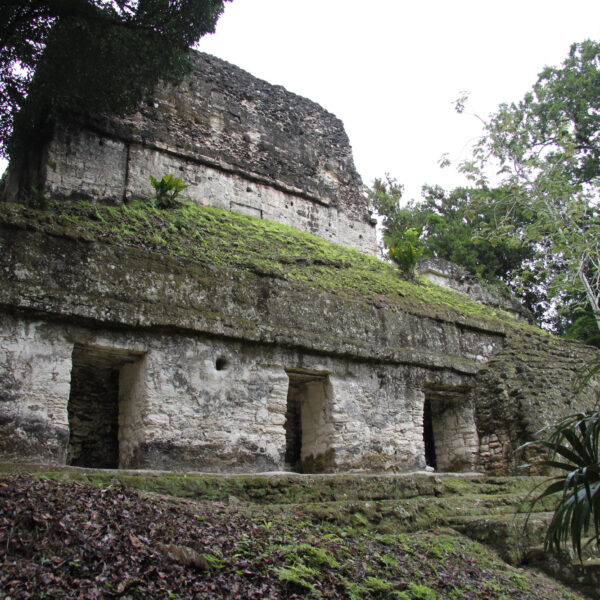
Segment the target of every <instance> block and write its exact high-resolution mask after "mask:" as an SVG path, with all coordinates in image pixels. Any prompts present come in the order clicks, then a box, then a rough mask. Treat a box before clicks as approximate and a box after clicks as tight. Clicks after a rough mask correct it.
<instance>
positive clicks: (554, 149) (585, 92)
mask: <svg viewBox="0 0 600 600" xmlns="http://www.w3.org/2000/svg"><path fill="white" fill-rule="evenodd" d="M461 168H462V170H463V171H464V172H465V173H467V174H468V175H469V176H470V177H471V178H472V179H473V181H474V182H475V184H476V185H477V187H478V188H480V189H481V190H484V191H485V190H488V189H489V188H490V180H489V173H490V172H491V171H495V172H494V173H493V177H494V183H495V186H498V182H499V185H500V187H502V189H504V190H505V192H506V197H505V200H506V211H505V216H504V218H503V220H502V223H501V226H500V227H498V228H497V229H496V230H495V231H492V232H490V235H491V238H490V239H491V240H492V241H493V240H500V239H501V240H512V241H514V242H515V243H520V242H521V241H522V240H526V241H527V242H531V243H533V244H534V245H535V249H536V253H535V256H534V259H533V261H532V271H535V272H536V273H537V274H539V275H541V276H543V278H544V280H545V281H546V282H547V286H548V290H549V293H550V295H552V294H555V295H556V294H563V295H564V294H566V295H567V296H568V297H570V298H580V297H581V298H585V299H586V304H587V308H588V310H589V312H590V314H591V315H592V316H593V319H594V321H595V322H596V326H597V327H600V307H599V302H600V208H599V186H600V44H598V43H597V42H592V41H585V42H583V43H580V44H574V45H573V46H572V47H571V50H570V52H569V56H568V57H567V59H566V60H565V61H564V63H563V64H562V66H561V67H547V68H545V69H544V70H543V71H542V72H541V73H540V75H539V76H538V80H537V82H536V83H535V85H534V86H533V89H532V91H531V92H529V93H528V94H526V95H525V97H524V98H523V100H521V101H520V102H518V103H513V104H505V105H501V106H500V108H499V110H498V112H497V113H495V114H494V115H492V116H491V118H490V119H489V120H488V121H487V122H486V123H485V133H484V135H483V137H482V138H481V139H480V141H479V143H478V144H477V146H476V147H475V150H474V154H473V158H472V160H469V161H466V162H464V163H463V164H462V167H461ZM520 215H525V216H526V217H527V218H526V220H525V222H522V221H521V219H520Z"/></svg>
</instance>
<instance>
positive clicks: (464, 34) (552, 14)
mask: <svg viewBox="0 0 600 600" xmlns="http://www.w3.org/2000/svg"><path fill="white" fill-rule="evenodd" d="M584 39H600V2H599V1H598V0H570V1H568V2H567V1H565V0H560V1H558V0H502V1H501V2H496V1H494V2H492V1H486V0H411V1H404V0H370V1H368V2H367V1H365V0H233V2H231V3H227V4H226V8H225V13H224V15H223V16H222V17H221V20H220V21H219V24H218V25H217V32H216V34H214V35H211V36H207V37H205V38H203V39H202V40H201V41H200V44H199V48H200V49H201V50H203V51H205V52H209V53H211V54H214V55H216V56H219V57H221V58H224V59H225V60H228V61H229V62H232V63H234V64H236V65H238V66H240V67H242V68H244V69H246V70H247V71H250V73H252V74H253V75H256V76H257V77H261V78H263V79H266V80H267V81H269V82H271V83H276V84H279V85H283V86H284V87H285V88H287V89H288V90H291V91H293V92H295V93H297V94H300V95H302V96H306V97H308V98H310V99H311V100H314V101H316V102H318V103H319V104H321V105H322V106H323V107H324V108H326V109H327V110H329V111H330V112H332V113H334V114H335V115H337V116H338V117H339V118H340V119H342V121H343V122H344V125H345V127H346V131H347V133H348V136H349V137H350V142H351V144H352V147H353V150H354V159H355V163H356V167H357V169H358V171H359V173H360V174H361V175H362V177H363V180H364V181H365V183H370V182H371V181H372V179H373V178H374V177H378V176H383V175H384V173H386V172H389V173H390V174H392V175H393V176H395V177H396V178H397V179H398V180H399V181H401V182H403V183H404V184H405V185H406V196H407V197H418V196H419V195H420V189H421V186H422V185H423V184H424V183H429V184H435V183H439V184H441V185H444V186H447V187H450V186H453V185H457V184H458V183H459V182H460V181H461V180H460V179H459V175H458V174H457V173H456V171H455V169H454V168H452V167H451V168H449V169H444V170H441V169H440V168H439V167H438V164H437V163H438V160H439V158H440V156H441V155H442V154H443V153H445V152H448V153H449V154H450V158H451V159H453V160H454V161H457V160H459V159H461V158H465V157H466V156H467V152H468V147H469V144H470V143H472V141H473V139H474V138H476V136H477V135H478V133H479V123H478V121H477V119H475V118H474V117H472V116H469V115H466V114H463V115H457V114H456V113H455V112H454V109H453V100H455V99H456V98H457V97H458V96H459V93H460V92H461V91H463V90H464V91H468V92H470V98H471V100H470V110H471V111H472V112H476V113H477V114H479V115H481V116H483V117H486V116H487V115H488V114H489V113H491V112H493V111H494V110H495V108H496V107H497V106H498V104H499V103H501V102H510V101H516V100H518V99H520V98H521V97H522V96H523V95H524V93H525V92H526V91H527V90H528V89H529V88H530V87H531V86H532V85H533V83H534V82H535V79H536V76H537V74H538V73H539V72H540V71H541V70H542V69H543V67H544V66H545V65H559V64H560V63H561V62H562V61H563V60H564V59H565V58H566V56H567V53H568V50H569V47H570V45H571V43H573V42H578V41H583V40H584Z"/></svg>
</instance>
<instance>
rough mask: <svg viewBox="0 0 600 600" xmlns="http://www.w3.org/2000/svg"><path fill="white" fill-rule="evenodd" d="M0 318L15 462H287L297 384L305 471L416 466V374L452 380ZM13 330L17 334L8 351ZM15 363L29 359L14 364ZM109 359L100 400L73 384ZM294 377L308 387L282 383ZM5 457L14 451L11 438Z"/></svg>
mask: <svg viewBox="0 0 600 600" xmlns="http://www.w3.org/2000/svg"><path fill="white" fill-rule="evenodd" d="M2 324H3V331H4V332H5V334H4V337H3V348H4V349H5V350H6V354H5V356H6V359H5V361H4V362H3V364H2V365H0V377H1V378H2V380H3V381H5V382H7V381H8V379H9V378H10V376H11V372H13V371H14V372H16V373H18V374H19V375H20V376H21V382H22V383H21V385H13V386H12V390H13V394H12V396H11V397H10V398H8V397H5V398H4V399H3V400H2V402H1V403H0V434H1V438H0V439H3V440H9V439H10V440H11V444H12V447H13V454H12V456H13V457H14V458H17V457H18V458H20V459H23V458H26V459H28V460H35V461H50V462H54V463H58V464H65V463H68V464H77V465H80V466H102V467H109V468H110V467H113V468H116V467H117V466H120V467H129V468H164V469H174V470H178V469H186V470H197V471H207V472H212V471H224V472H252V471H267V470H284V469H285V468H286V465H285V453H286V444H287V443H288V441H287V439H286V427H285V419H286V410H287V406H288V403H289V402H290V401H291V400H292V392H293V393H295V394H296V396H297V397H296V398H295V399H296V400H297V401H298V402H299V404H300V407H301V413H302V419H301V423H302V425H301V430H300V431H299V435H300V438H301V447H302V452H301V456H302V461H301V463H302V468H303V470H305V471H306V472H330V471H340V470H357V469H358V470H400V471H404V470H409V469H414V468H422V467H424V466H425V458H424V441H423V398H424V392H423V388H422V385H423V381H424V380H426V379H427V378H429V379H431V377H434V378H436V379H437V380H440V378H441V379H443V380H445V381H446V380H447V381H450V380H452V379H453V378H456V377H457V375H456V374H452V373H450V372H445V373H444V372H440V373H437V374H429V375H427V372H426V371H424V370H423V369H415V368H409V367H406V366H401V365H387V364H374V365H368V364H361V363H356V362H352V361H350V362H349V361H347V360H340V359H336V358H333V357H323V356H318V355H310V354H306V353H301V354H300V353H298V352H296V351H293V350H285V349H282V348H276V347H273V346H256V345H254V346H249V345H247V344H244V343H241V342H231V341H225V340H218V339H214V338H212V339H211V338H207V337H202V336H201V337H198V336H184V335H167V334H162V335H156V334H151V333H149V332H146V333H143V334H140V333H138V334H137V335H134V334H132V333H131V332H130V333H125V332H111V331H110V330H100V331H99V330H97V329H93V330H91V329H87V328H84V327H81V326H75V325H69V326H65V325H64V324H61V323H51V322H46V323H43V322H40V321H32V320H31V319H28V318H24V317H18V316H12V317H11V316H9V315H4V317H3V323H2ZM8 332H12V335H13V337H17V338H18V339H19V343H18V345H15V346H14V347H13V348H12V352H11V347H10V344H9V343H8V342H7V340H8V339H9V338H10V335H8ZM82 357H85V358H82ZM92 359H95V360H92ZM16 360H18V361H20V362H19V364H20V365H21V364H23V363H22V362H21V361H23V360H24V361H25V364H26V365H31V367H32V368H31V369H29V367H27V368H25V369H23V368H21V367H20V366H19V367H17V368H15V367H14V366H11V361H12V362H13V363H14V361H16ZM35 363H37V364H38V365H39V367H37V370H36V368H34V364H35ZM109 367H110V368H114V370H116V371H117V372H118V386H119V390H118V397H115V398H114V400H111V398H112V396H110V394H109V396H110V397H109V396H107V397H106V398H102V397H101V396H102V395H103V394H105V393H106V390H105V389H104V387H102V385H98V382H96V384H95V386H96V389H95V390H94V391H93V393H92V392H91V391H90V390H89V389H87V390H84V391H83V393H82V390H81V389H80V387H79V386H74V385H73V384H72V382H71V381H70V379H71V375H72V374H73V373H74V372H75V371H76V370H79V371H82V372H83V374H84V375H85V374H86V373H87V375H88V376H90V379H91V380H92V381H94V376H96V375H97V376H98V378H101V377H103V375H102V373H104V372H105V371H107V370H109ZM86 370H87V371H86ZM78 377H79V375H78ZM300 377H302V378H304V379H305V382H304V383H300V385H295V384H294V385H290V382H292V383H293V382H294V381H296V382H298V378H300ZM73 380H75V377H73ZM98 381H100V379H98ZM111 401H114V408H115V410H116V411H117V413H118V421H117V422H115V423H114V426H115V427H117V428H118V435H115V437H114V443H115V444H116V445H115V451H116V452H117V455H118V460H116V461H115V463H114V464H111V463H110V460H109V459H107V458H106V456H107V447H106V446H108V445H109V444H110V443H113V442H112V441H111V440H110V439H109V438H102V436H103V433H102V432H101V431H96V430H99V429H101V428H103V427H104V426H105V425H106V423H105V421H104V420H102V419H104V417H98V419H101V420H102V422H100V421H94V419H95V418H96V417H95V416H94V415H96V414H97V408H98V406H99V405H100V404H101V403H105V402H106V403H108V402H111ZM75 402H77V403H78V405H81V404H83V405H84V406H85V407H87V414H86V415H85V416H84V419H87V421H88V422H87V423H85V424H82V420H81V411H80V414H79V416H78V417H74V416H73V404H74V403H75ZM19 424H22V432H21V433H20V434H19V435H18V436H17V438H15V435H14V428H15V426H16V427H17V428H18V427H19ZM94 424H96V425H97V426H98V427H96V430H95V429H94V427H93V426H94ZM90 425H91V426H90ZM109 425H110V423H109ZM40 431H43V432H45V433H44V435H43V436H41V437H40ZM74 438H77V439H76V440H75V441H74ZM15 442H17V443H15ZM98 453H100V454H102V458H100V459H97V456H96V455H97V454H98ZM2 455H3V456H4V457H5V458H6V457H10V456H11V450H10V448H9V447H8V444H6V445H5V447H2ZM98 460H100V462H98ZM102 461H104V462H102ZM107 461H108V462H107Z"/></svg>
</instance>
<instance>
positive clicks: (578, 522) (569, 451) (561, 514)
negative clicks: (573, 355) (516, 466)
mask: <svg viewBox="0 0 600 600" xmlns="http://www.w3.org/2000/svg"><path fill="white" fill-rule="evenodd" d="M549 432H550V435H549V436H548V437H547V439H543V440H536V441H533V442H529V443H527V444H524V445H523V446H521V448H520V449H525V448H528V447H533V448H535V449H538V450H541V451H542V452H543V453H544V454H545V457H544V458H541V459H540V460H539V461H537V462H536V465H540V466H544V467H549V468H551V469H554V470H557V471H558V474H557V475H554V476H552V477H550V478H549V479H547V480H546V481H545V482H543V483H542V484H541V485H542V486H546V487H545V489H544V491H543V492H542V493H541V494H538V495H537V496H536V497H535V498H533V499H532V501H531V505H530V511H533V508H534V507H535V505H536V504H537V503H538V502H540V501H542V500H544V499H545V498H548V497H556V498H557V502H556V505H555V507H554V515H553V517H552V521H551V522H550V525H549V527H548V531H547V532H546V540H545V547H546V549H547V550H550V551H553V550H560V549H561V548H562V547H564V546H567V544H568V542H569V540H570V542H571V546H572V548H573V550H574V551H575V552H576V553H577V556H578V557H579V559H580V560H581V554H582V541H583V540H584V539H585V537H586V536H589V535H590V534H591V537H590V539H589V540H588V541H587V543H586V545H590V544H593V545H595V547H596V551H598V550H599V544H600V456H599V454H600V451H599V445H600V405H596V407H595V409H594V410H593V411H591V412H583V413H578V414H575V415H570V416H568V417H566V418H565V419H563V420H562V421H560V422H559V423H557V424H556V425H553V426H552V427H551V428H550V429H549ZM536 489H537V488H536ZM534 491H535V490H534ZM530 514H531V512H530Z"/></svg>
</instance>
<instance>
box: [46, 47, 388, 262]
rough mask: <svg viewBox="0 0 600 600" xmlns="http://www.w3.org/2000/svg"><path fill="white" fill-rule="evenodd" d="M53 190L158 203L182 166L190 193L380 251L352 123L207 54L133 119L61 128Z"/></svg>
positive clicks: (55, 143)
mask: <svg viewBox="0 0 600 600" xmlns="http://www.w3.org/2000/svg"><path fill="white" fill-rule="evenodd" d="M42 164H43V176H42V179H43V181H45V188H46V190H47V191H48V192H49V193H51V194H52V195H53V196H58V197H60V196H65V197H80V198H86V199H91V200H103V201H110V202H118V203H121V202H126V201H128V200H131V199H140V198H141V199H148V198H149V197H150V196H151V195H152V193H153V189H152V187H151V185H150V180H149V176H150V175H152V176H154V177H157V178H159V179H160V178H161V177H162V176H163V175H165V174H167V173H173V174H175V175H176V176H177V177H179V178H181V179H182V180H183V182H184V183H186V184H188V185H189V186H190V187H189V188H187V189H186V191H185V194H184V195H185V196H186V197H187V198H189V199H190V200H192V201H194V202H197V203H199V204H203V205H211V206H217V207H220V208H225V209H227V210H233V211H237V212H241V213H245V214H250V215H252V216H256V217H259V218H264V219H270V220H273V221H277V222H280V223H284V224H286V225H290V226H292V227H295V228H297V229H300V230H302V231H307V232H309V233H314V234H316V235H319V236H321V237H323V238H325V239H327V240H330V241H334V242H337V243H341V244H344V245H347V246H351V247H354V248H357V249H358V250H360V251H362V252H366V253H369V254H375V253H376V250H377V248H376V235H375V222H374V220H373V219H372V217H371V215H370V213H369V211H368V208H367V204H366V201H365V199H364V198H363V196H362V193H361V186H362V182H361V180H360V176H359V175H358V173H357V172H356V169H355V167H354V162H353V159H352V150H351V147H350V144H349V141H348V138H347V136H346V134H345V132H344V128H343V124H342V123H341V121H339V120H338V119H336V118H335V117H334V116H333V115H331V114H330V113H328V112H327V111H325V110H323V109H322V108H321V107H320V106H319V105H317V104H315V103H314V102H311V101H309V100H306V99H304V98H301V97H299V96H296V95H295V94H291V93H290V92H287V91H286V90H284V89H283V88H281V87H280V86H273V85H270V84H268V83H266V82H264V81H261V80H259V79H256V78H254V77H252V76H251V75H250V74H248V73H246V72H244V71H242V70H241V69H238V68H237V67H234V66H233V65H229V64H228V63H226V62H224V61H221V60H219V59H216V58H214V57H210V56H208V55H204V54H200V53H197V54H196V55H195V70H194V72H193V73H192V74H190V75H189V76H188V77H187V78H186V79H185V80H184V81H183V82H182V83H181V84H180V85H179V86H178V87H176V88H173V87H172V86H162V87H160V88H159V89H158V90H157V91H156V97H155V99H154V101H153V102H151V103H149V104H143V105H141V106H140V107H139V110H138V111H137V112H136V113H134V114H132V115H128V116H126V117H124V118H117V117H115V116H110V117H107V116H103V117H98V116H96V117H87V118H86V119H85V120H83V121H79V122H76V123H60V124H58V125H57V126H56V128H55V133H54V137H53V139H52V140H51V141H50V142H49V144H48V146H47V148H46V149H45V153H44V157H43V159H42Z"/></svg>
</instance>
